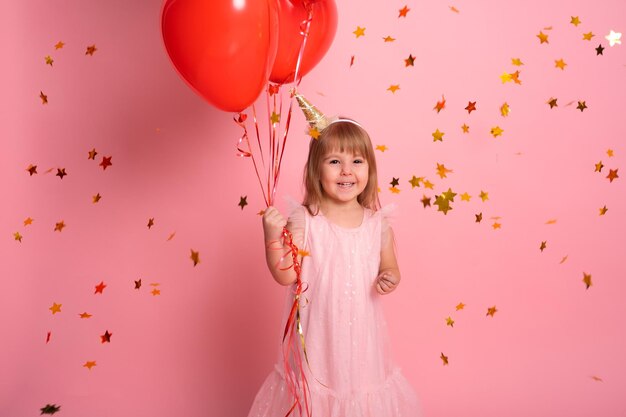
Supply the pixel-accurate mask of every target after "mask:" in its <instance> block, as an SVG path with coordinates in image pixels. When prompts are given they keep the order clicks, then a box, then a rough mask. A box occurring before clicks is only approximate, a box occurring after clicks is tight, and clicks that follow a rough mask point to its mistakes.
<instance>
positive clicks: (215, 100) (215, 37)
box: [161, 0, 278, 112]
mask: <svg viewBox="0 0 626 417" xmlns="http://www.w3.org/2000/svg"><path fill="white" fill-rule="evenodd" d="M161 30H162V33H163V41H164V43H165V49H166V50H167V53H168V55H169V57H170V59H171V61H172V63H173V64H174V67H175V68H176V70H177V71H178V73H179V74H180V75H181V76H182V78H183V79H184V80H185V81H186V82H187V83H188V84H189V86H191V88H192V89H193V90H194V91H196V92H197V93H198V94H200V95H201V96H202V97H204V98H205V99H206V100H207V101H208V102H209V103H211V104H212V105H214V106H215V107H218V108H220V109H222V110H225V111H234V112H239V111H242V110H243V109H245V108H246V107H248V106H249V105H250V104H252V103H253V102H254V101H255V100H256V98H257V97H258V96H259V94H260V93H261V91H263V89H264V88H265V86H266V84H267V81H268V79H269V75H270V73H271V70H272V66H273V64H274V59H275V57H276V51H277V47H278V7H277V4H276V0H166V1H165V3H164V4H163V9H162V12H161Z"/></svg>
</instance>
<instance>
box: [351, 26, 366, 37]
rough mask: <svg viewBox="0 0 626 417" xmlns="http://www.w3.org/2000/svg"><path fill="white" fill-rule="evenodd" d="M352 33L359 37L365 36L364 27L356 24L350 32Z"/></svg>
mask: <svg viewBox="0 0 626 417" xmlns="http://www.w3.org/2000/svg"><path fill="white" fill-rule="evenodd" d="M352 33H354V34H355V35H356V37H357V38H359V37H360V36H365V28H362V27H360V26H357V27H356V30H355V31H354V32H352Z"/></svg>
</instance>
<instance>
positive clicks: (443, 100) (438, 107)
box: [433, 94, 446, 113]
mask: <svg viewBox="0 0 626 417" xmlns="http://www.w3.org/2000/svg"><path fill="white" fill-rule="evenodd" d="M445 108H446V98H445V97H444V96H443V94H442V95H441V101H438V102H437V104H435V107H433V110H437V113H439V112H440V111H441V110H443V109H445Z"/></svg>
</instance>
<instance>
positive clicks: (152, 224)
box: [148, 217, 154, 229]
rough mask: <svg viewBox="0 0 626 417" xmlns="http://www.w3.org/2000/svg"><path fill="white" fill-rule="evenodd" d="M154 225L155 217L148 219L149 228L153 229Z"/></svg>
mask: <svg viewBox="0 0 626 417" xmlns="http://www.w3.org/2000/svg"><path fill="white" fill-rule="evenodd" d="M152 226H154V217H150V218H149V219H148V229H152Z"/></svg>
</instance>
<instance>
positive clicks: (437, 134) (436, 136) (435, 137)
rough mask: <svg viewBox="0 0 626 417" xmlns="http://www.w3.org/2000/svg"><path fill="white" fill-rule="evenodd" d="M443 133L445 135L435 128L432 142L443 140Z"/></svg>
mask: <svg viewBox="0 0 626 417" xmlns="http://www.w3.org/2000/svg"><path fill="white" fill-rule="evenodd" d="M443 135H445V133H444V132H440V131H439V129H437V130H435V131H434V132H433V142H437V141H441V142H443Z"/></svg>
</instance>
